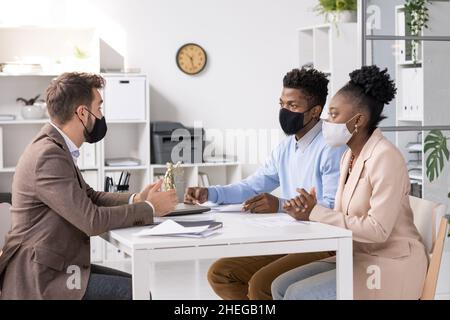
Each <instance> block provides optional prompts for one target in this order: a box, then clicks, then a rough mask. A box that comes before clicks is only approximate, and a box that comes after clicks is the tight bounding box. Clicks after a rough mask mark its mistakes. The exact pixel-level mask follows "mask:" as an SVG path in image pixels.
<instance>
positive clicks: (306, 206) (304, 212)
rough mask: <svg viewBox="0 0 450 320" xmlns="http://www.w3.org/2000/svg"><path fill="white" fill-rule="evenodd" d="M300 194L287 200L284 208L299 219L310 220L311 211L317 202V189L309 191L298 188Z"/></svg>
mask: <svg viewBox="0 0 450 320" xmlns="http://www.w3.org/2000/svg"><path fill="white" fill-rule="evenodd" d="M297 192H298V193H299V195H298V196H297V197H295V198H294V199H291V200H289V201H286V202H285V204H284V206H283V209H284V210H285V211H286V212H287V213H288V214H289V215H290V216H292V217H293V218H295V219H296V220H299V221H309V216H310V215H311V211H312V210H313V209H314V207H315V206H316V204H317V195H316V189H315V188H312V189H311V191H310V192H309V193H308V192H306V190H305V189H297Z"/></svg>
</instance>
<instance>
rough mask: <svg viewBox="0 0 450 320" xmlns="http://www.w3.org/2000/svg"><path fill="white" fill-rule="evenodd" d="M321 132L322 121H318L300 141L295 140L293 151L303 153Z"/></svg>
mask: <svg viewBox="0 0 450 320" xmlns="http://www.w3.org/2000/svg"><path fill="white" fill-rule="evenodd" d="M321 131H322V120H319V122H317V124H316V125H315V126H314V127H312V128H311V130H309V131H308V132H307V133H306V134H305V135H304V136H303V137H302V138H301V139H300V140H297V138H296V140H297V142H296V144H295V150H300V152H301V153H304V152H305V150H306V148H308V146H309V145H310V144H311V142H313V140H314V138H315V137H317V135H318V134H319V133H320V132H321Z"/></svg>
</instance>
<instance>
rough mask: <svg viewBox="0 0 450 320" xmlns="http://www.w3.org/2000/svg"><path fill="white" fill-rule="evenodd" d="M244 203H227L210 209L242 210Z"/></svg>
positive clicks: (224, 210) (218, 210)
mask: <svg viewBox="0 0 450 320" xmlns="http://www.w3.org/2000/svg"><path fill="white" fill-rule="evenodd" d="M243 206H244V204H229V205H225V206H218V207H213V208H211V210H213V211H216V212H230V213H231V212H242V207H243Z"/></svg>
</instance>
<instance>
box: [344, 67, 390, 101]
mask: <svg viewBox="0 0 450 320" xmlns="http://www.w3.org/2000/svg"><path fill="white" fill-rule="evenodd" d="M350 79H351V80H350V82H351V83H352V84H354V85H356V86H358V87H360V88H361V89H362V90H363V92H364V93H365V94H367V95H369V96H371V97H372V98H374V99H375V100H377V101H379V102H382V103H383V104H388V103H389V102H391V101H392V100H393V99H394V98H395V94H396V93H397V88H396V87H395V83H394V81H393V80H392V79H391V77H390V76H389V73H388V72H387V69H384V70H380V68H378V67H377V66H365V67H362V68H361V69H358V70H355V71H353V72H352V73H350Z"/></svg>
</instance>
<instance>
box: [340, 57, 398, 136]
mask: <svg viewBox="0 0 450 320" xmlns="http://www.w3.org/2000/svg"><path fill="white" fill-rule="evenodd" d="M338 93H339V94H344V95H347V96H348V97H349V98H351V99H352V100H353V101H354V104H355V105H357V106H358V107H361V108H366V109H367V110H368V111H369V114H370V119H369V124H368V130H369V133H370V134H372V133H373V132H374V131H375V129H376V128H377V127H378V124H379V123H380V122H381V121H382V120H383V119H386V117H385V116H383V115H382V113H383V109H384V106H385V105H386V104H389V103H390V102H391V101H392V100H393V99H394V98H395V94H396V93H397V89H396V87H395V83H394V81H393V80H392V79H391V77H390V76H389V73H388V72H387V69H384V70H380V68H379V67H377V66H365V67H362V68H361V69H358V70H355V71H353V72H352V73H350V81H349V82H348V83H347V84H346V85H345V86H344V87H343V88H342V89H341V90H339V92H338Z"/></svg>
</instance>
